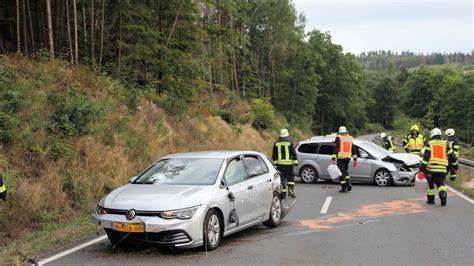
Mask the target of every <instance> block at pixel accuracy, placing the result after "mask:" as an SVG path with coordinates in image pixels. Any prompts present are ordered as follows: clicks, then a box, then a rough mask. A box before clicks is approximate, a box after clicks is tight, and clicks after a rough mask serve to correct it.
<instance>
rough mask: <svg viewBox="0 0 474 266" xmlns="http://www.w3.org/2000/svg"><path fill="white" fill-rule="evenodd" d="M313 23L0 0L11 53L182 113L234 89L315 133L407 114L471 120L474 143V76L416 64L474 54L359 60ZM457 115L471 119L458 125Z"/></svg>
mask: <svg viewBox="0 0 474 266" xmlns="http://www.w3.org/2000/svg"><path fill="white" fill-rule="evenodd" d="M304 23H305V18H304V17H303V16H300V15H298V13H297V12H296V10H295V8H294V6H293V4H292V3H291V2H290V1H288V0H281V1H243V0H242V1H220V0H176V1H150V0H136V1H119V0H42V1H31V0H8V1H3V4H1V5H0V29H1V31H0V34H1V35H0V52H1V53H21V54H23V55H26V56H29V57H32V58H36V59H38V60H43V59H54V58H56V59H57V60H62V61H64V62H68V63H69V64H71V65H72V66H74V65H77V64H81V65H85V66H88V67H89V68H90V69H91V70H92V71H93V72H95V73H97V74H98V75H107V76H111V77H113V78H116V79H118V80H120V81H121V82H123V84H125V85H126V87H127V89H128V91H129V92H128V93H129V94H131V95H132V97H131V98H132V99H136V98H138V97H139V95H141V94H143V92H144V91H146V92H150V91H152V92H153V93H154V94H155V98H156V99H157V100H156V102H157V104H158V105H159V106H160V107H162V108H163V109H165V110H166V111H167V112H169V113H170V114H172V115H179V114H181V113H182V112H184V110H185V109H186V107H187V106H188V105H189V103H191V102H193V101H199V100H200V99H201V98H202V97H203V95H205V96H211V95H214V94H222V93H224V94H226V95H233V96H235V97H232V98H235V99H237V100H244V101H248V102H253V103H257V104H261V103H263V104H265V103H268V102H270V103H271V104H273V106H274V107H275V109H276V110H277V111H278V113H280V114H283V115H285V117H286V119H287V120H288V121H289V122H290V123H291V124H292V125H294V126H296V127H299V128H304V129H308V130H310V129H311V130H312V131H313V133H315V134H326V133H328V132H333V131H334V130H336V129H337V127H338V126H339V125H343V124H344V125H346V126H347V127H349V128H350V129H351V130H352V131H353V132H356V133H357V132H358V131H360V130H361V129H364V127H365V125H366V122H371V123H378V124H381V125H382V126H384V127H385V128H392V127H394V121H395V119H396V118H397V117H398V116H400V115H403V114H405V115H407V116H408V117H412V118H415V119H424V118H427V117H428V118H429V119H431V120H433V119H435V120H440V121H441V122H444V124H447V125H448V124H449V125H452V126H456V127H459V132H460V133H461V134H462V135H463V137H464V138H467V139H468V140H469V141H472V128H470V127H472V107H469V106H472V102H473V101H472V100H473V98H472V96H471V94H470V93H472V84H473V83H472V82H471V81H472V72H463V70H462V69H454V68H451V70H448V69H446V70H439V71H438V70H434V69H431V68H423V67H422V68H421V69H418V70H415V71H414V72H412V73H409V71H408V70H407V69H408V68H410V67H416V66H420V65H431V64H448V63H449V64H451V63H453V64H462V65H468V64H472V63H473V54H472V53H471V54H463V53H452V54H441V53H433V54H415V53H412V52H409V51H406V52H402V53H397V52H392V51H375V52H364V53H362V54H360V55H359V56H357V57H356V56H354V55H352V54H348V53H343V49H342V47H341V46H340V45H337V44H334V43H333V42H332V40H331V36H330V34H329V33H322V32H320V31H318V30H313V31H311V32H309V33H307V34H305V32H304V25H305V24H304ZM361 63H362V65H361ZM364 67H365V69H366V70H370V71H367V72H364ZM371 70H377V71H371ZM410 71H411V70H410ZM451 90H455V91H451ZM454 95H456V96H454ZM463 96H466V97H463ZM452 97H459V98H460V99H458V98H452ZM253 99H259V100H258V101H252V100H253ZM446 99H450V101H452V102H458V101H462V100H467V102H466V103H465V104H464V105H459V104H451V105H443V104H445V103H447V102H445V101H446ZM469 101H470V102H469ZM229 108H232V107H231V106H229ZM443 108H444V109H446V108H452V109H450V110H445V112H444V111H442V110H444V109H443ZM466 108H468V109H469V110H470V111H468V112H466V111H465V110H466ZM458 109H459V110H458ZM225 111H226V110H224V112H225ZM228 111H231V110H228ZM448 113H449V115H448V117H446V115H447V114H448ZM454 113H456V116H459V117H462V119H458V120H457V122H453V121H452V119H451V118H450V117H452V114H454ZM465 116H466V117H465ZM448 121H449V122H448ZM469 121H470V122H469ZM436 122H438V121H436ZM456 123H457V124H456ZM466 123H467V125H466ZM444 124H443V126H444ZM260 125H262V126H265V123H261V124H260Z"/></svg>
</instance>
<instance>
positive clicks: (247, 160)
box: [244, 156, 265, 178]
mask: <svg viewBox="0 0 474 266" xmlns="http://www.w3.org/2000/svg"><path fill="white" fill-rule="evenodd" d="M244 164H245V166H246V167H247V171H248V174H249V178H250V177H254V176H258V175H261V174H263V173H264V172H265V171H264V170H263V167H262V165H261V164H260V160H258V158H257V156H245V157H244Z"/></svg>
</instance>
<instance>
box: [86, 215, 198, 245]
mask: <svg viewBox="0 0 474 266" xmlns="http://www.w3.org/2000/svg"><path fill="white" fill-rule="evenodd" d="M204 213H205V208H202V207H200V208H198V210H196V213H195V214H194V215H193V217H192V218H191V219H186V220H180V219H163V218H160V217H156V216H155V217H150V216H136V217H135V218H133V219H132V220H127V218H126V217H125V215H121V214H103V215H99V214H93V215H92V221H93V222H94V223H95V224H97V225H98V226H99V227H100V228H103V229H104V230H105V231H106V232H107V233H109V234H114V235H116V236H118V237H120V236H123V237H125V239H124V241H138V242H145V243H154V244H158V245H166V246H174V247H183V248H193V247H197V246H200V245H202V243H203V241H202V224H203V219H204V216H203V214H204ZM115 223H123V224H143V225H144V227H145V232H144V233H124V232H119V231H115V230H114V224H115Z"/></svg>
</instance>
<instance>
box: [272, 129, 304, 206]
mask: <svg viewBox="0 0 474 266" xmlns="http://www.w3.org/2000/svg"><path fill="white" fill-rule="evenodd" d="M272 158H273V164H274V165H275V166H276V168H277V169H278V171H280V174H281V185H282V192H283V193H282V194H283V197H285V196H286V193H287V189H286V188H287V187H288V197H290V198H296V196H295V175H294V173H293V166H294V165H297V164H298V159H297V158H296V151H295V147H294V146H293V143H291V140H290V134H289V133H288V130H287V129H286V128H284V129H282V130H281V131H280V137H279V138H278V140H277V141H276V142H275V144H274V145H273V154H272Z"/></svg>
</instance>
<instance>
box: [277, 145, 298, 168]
mask: <svg viewBox="0 0 474 266" xmlns="http://www.w3.org/2000/svg"><path fill="white" fill-rule="evenodd" d="M272 157H273V163H274V164H279V165H294V164H298V160H297V158H296V152H295V148H294V147H293V144H292V143H291V142H290V141H277V142H275V145H274V146H273V156H272Z"/></svg>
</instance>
